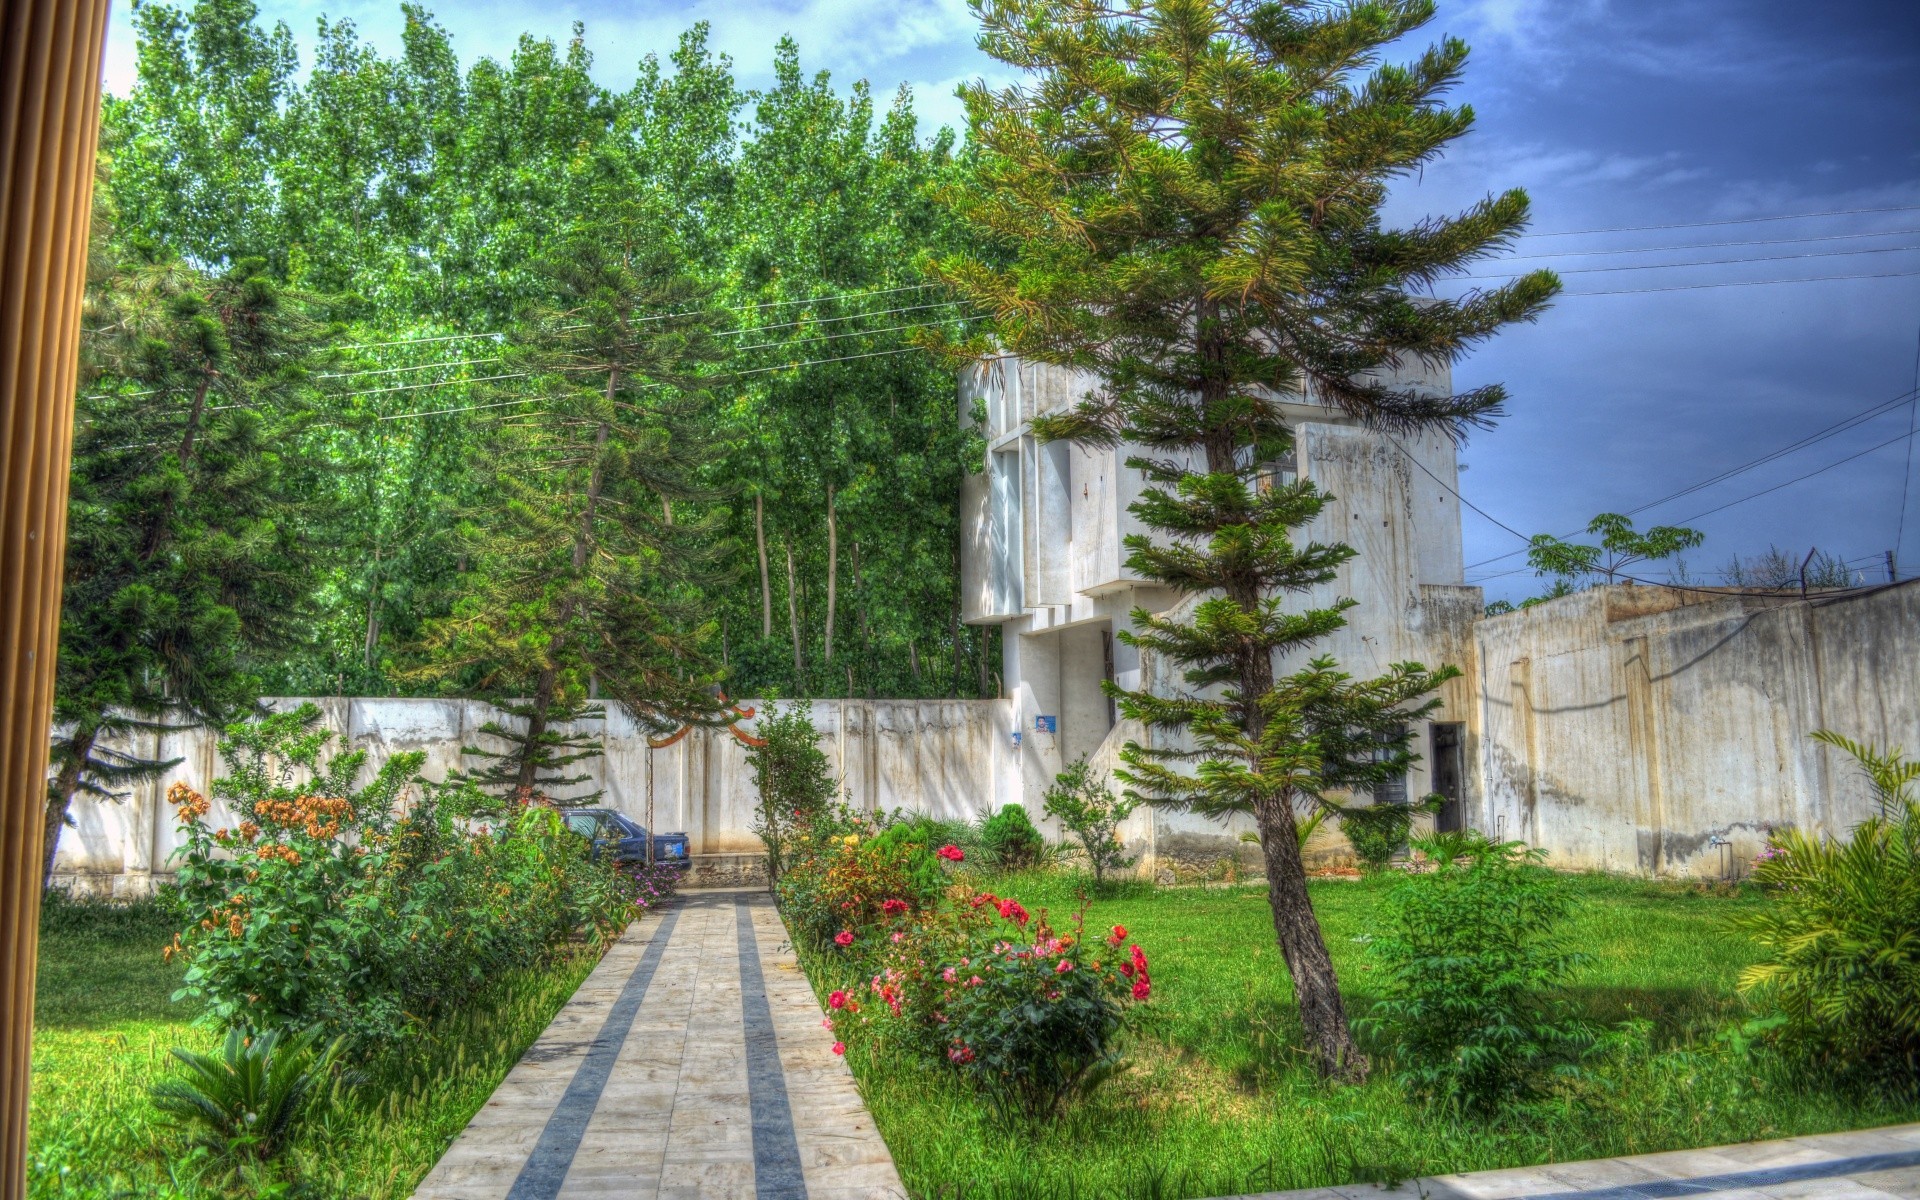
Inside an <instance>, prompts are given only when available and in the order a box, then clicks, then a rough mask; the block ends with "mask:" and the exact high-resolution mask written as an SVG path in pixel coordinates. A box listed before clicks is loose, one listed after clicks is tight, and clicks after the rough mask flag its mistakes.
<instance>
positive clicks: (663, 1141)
mask: <svg viewBox="0 0 1920 1200" xmlns="http://www.w3.org/2000/svg"><path fill="white" fill-rule="evenodd" d="M821 1017H822V1013H821V1010H820V1005H819V1003H818V1002H817V1001H816V1000H815V999H814V996H813V990H812V988H811V987H809V986H808V984H807V981H806V977H805V976H803V975H802V974H801V973H800V968H799V964H798V963H796V962H795V961H794V956H793V952H792V949H791V947H789V946H788V944H787V932H786V929H785V927H784V926H783V925H782V924H781V923H780V917H779V915H778V914H777V913H775V912H774V910H773V907H772V905H771V904H770V903H769V902H768V899H767V895H766V893H765V892H764V891H705V892H688V893H685V894H683V895H682V896H681V897H680V898H679V899H678V900H676V901H675V902H673V903H672V904H670V905H668V906H665V907H663V908H662V909H661V910H659V911H658V912H657V913H649V914H647V916H646V917H645V918H643V919H642V920H640V921H637V922H635V923H634V924H633V925H632V926H631V927H630V928H629V929H628V930H627V933H626V935H625V936H624V937H622V938H621V939H620V940H619V941H618V942H617V943H615V944H614V946H613V947H612V948H611V949H609V950H608V952H607V955H606V957H605V958H604V959H602V960H601V962H600V965H599V966H598V967H596V968H595V969H594V972H593V974H592V975H590V976H588V978H587V981H586V982H585V983H584V984H582V985H581V987H580V990H579V991H578V992H577V993H575V995H574V997H573V999H572V1000H570V1001H568V1002H567V1004H566V1006H565V1007H564V1008H562V1009H561V1010H560V1013H559V1015H558V1016H556V1017H555V1018H554V1021H553V1024H552V1025H551V1026H549V1027H548V1029H547V1031H546V1033H544V1034H542V1035H541V1037H540V1040H539V1041H537V1042H535V1043H534V1044H533V1046H532V1047H531V1048H530V1049H528V1051H527V1052H526V1054H525V1055H524V1056H522V1058H521V1059H520V1062H519V1063H518V1065H516V1066H515V1067H514V1068H513V1071H512V1072H511V1073H509V1074H508V1076H507V1078H506V1080H505V1081H504V1082H502V1083H501V1085H500V1087H499V1090H497V1091H496V1092H495V1093H494V1094H493V1097H492V1098H491V1099H490V1100H488V1101H487V1103H486V1105H485V1106H484V1107H483V1108H481V1110H480V1111H479V1112H478V1113H477V1114H475V1115H474V1118H473V1120H472V1122H471V1123H469V1124H468V1126H467V1128H466V1131H465V1132H463V1133H462V1134H461V1135H460V1137H459V1138H458V1139H456V1140H455V1141H454V1143H453V1145H452V1146H451V1147H449V1148H448V1150H447V1152H446V1154H445V1155H444V1156H443V1157H442V1158H441V1159H440V1162H439V1163H438V1164H437V1165H435V1167H434V1168H433V1171H432V1172H431V1173H430V1174H428V1176H427V1177H426V1179H425V1180H423V1181H422V1182H421V1184H420V1187H419V1188H418V1189H417V1190H416V1191H415V1192H414V1196H415V1198H416V1200H560V1198H562V1197H567V1198H573V1197H587V1196H620V1197H631V1198H632V1200H655V1198H657V1200H696V1198H698V1200H707V1198H710V1197H711V1198H719V1197H726V1198H729V1200H731V1198H733V1197H755V1198H756V1200H804V1198H811V1200H855V1198H859V1200H882V1198H903V1197H905V1195H906V1189H904V1188H903V1187H901V1186H900V1176H899V1174H898V1173H897V1172H896V1171H895V1170H894V1167H893V1159H892V1157H891V1156H890V1155H889V1154H888V1153H887V1147H886V1143H885V1142H883V1141H881V1139H880V1134H879V1131H878V1130H876V1129H875V1128H874V1124H873V1118H872V1117H871V1116H870V1115H869V1114H868V1113H867V1110H866V1107H865V1105H863V1104H862V1103H861V1100H860V1094H859V1092H858V1091H857V1090H855V1088H854V1083H853V1076H852V1075H851V1074H850V1073H849V1072H848V1071H847V1067H846V1063H845V1062H843V1061H842V1060H841V1059H839V1058H837V1057H835V1055H834V1054H833V1052H832V1049H831V1047H832V1044H833V1039H832V1037H831V1036H830V1035H828V1033H827V1032H826V1030H824V1029H822V1028H821V1027H820V1021H821Z"/></svg>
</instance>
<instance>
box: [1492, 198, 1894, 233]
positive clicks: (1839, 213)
mask: <svg viewBox="0 0 1920 1200" xmlns="http://www.w3.org/2000/svg"><path fill="white" fill-rule="evenodd" d="M1890 212H1920V204H1895V205H1890V206H1888V207H1885V208H1836V209H1830V210H1828V211H1826V212H1811V213H1781V214H1780V215H1778V216H1772V217H1728V218H1726V219H1724V220H1719V221H1688V222H1685V223H1682V224H1677V225H1612V226H1608V227H1606V228H1602V229H1554V230H1542V231H1541V232H1539V233H1523V234H1520V235H1519V236H1521V237H1523V238H1537V237H1576V236H1579V235H1581V234H1588V233H1643V232H1651V231H1654V230H1660V229H1708V228H1711V227H1713V226H1715V225H1759V224H1762V223H1763V222H1767V221H1805V220H1811V219H1812V218H1814V217H1851V216H1858V215H1859V214H1861V213H1890Z"/></svg>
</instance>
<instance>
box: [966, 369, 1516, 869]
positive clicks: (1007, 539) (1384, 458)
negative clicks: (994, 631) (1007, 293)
mask: <svg viewBox="0 0 1920 1200" xmlns="http://www.w3.org/2000/svg"><path fill="white" fill-rule="evenodd" d="M1394 382H1395V383H1398V384H1401V385H1408V384H1412V385H1416V386H1425V387H1428V388H1431V389H1433V390H1435V391H1444V390H1448V389H1450V387H1451V379H1450V376H1449V373H1448V371H1447V370H1446V369H1445V368H1444V367H1442V368H1439V369H1438V370H1436V371H1434V372H1431V373H1426V374H1408V375H1404V376H1400V377H1396V378H1395V379H1394ZM1094 386H1095V381H1094V380H1093V378H1092V377H1091V376H1087V375H1084V374H1077V373H1074V372H1071V371H1066V370H1062V369H1060V368H1055V367H1047V366H1042V365H1039V364H1034V363H1027V362H1022V361H1020V360H1018V359H1012V358H1007V359H999V360H995V361H992V362H988V363H985V364H983V365H981V366H978V367H976V368H973V369H972V370H970V371H967V372H965V373H963V374H962V376H961V381H960V413H961V420H962V422H963V423H965V424H968V425H974V424H976V423H977V422H978V421H979V420H980V419H981V418H983V417H984V421H985V424H984V426H983V427H981V428H980V432H981V433H982V435H983V436H984V437H985V439H986V442H987V453H986V461H985V463H984V464H983V468H984V469H983V470H982V471H981V472H980V473H979V474H978V475H975V476H972V477H970V478H968V479H967V480H966V481H965V483H964V484H963V485H962V501H961V503H962V510H963V518H964V519H963V523H962V524H963V529H964V530H965V532H964V533H963V535H962V543H961V615H962V619H963V620H965V621H967V622H969V623H971V624H981V625H984V624H997V625H999V626H1001V630H1002V635H1003V636H1002V646H1003V647H1004V649H1003V654H1004V660H1005V661H1004V674H1003V678H1004V681H1005V695H1006V696H1007V698H1008V702H1009V703H1010V704H1011V706H1012V709H1013V712H1012V716H1011V719H1012V727H1013V730H1014V731H1015V732H1017V733H1018V734H1019V744H1018V745H1017V746H1016V747H1014V749H1015V751H1016V755H1017V761H1018V765H1019V788H1020V791H1021V796H1022V799H1023V800H1024V801H1025V802H1026V803H1027V805H1028V807H1030V808H1032V809H1034V810H1035V811H1036V813H1037V812H1038V810H1039V807H1040V796H1041V793H1042V792H1043V791H1044V790H1045V788H1046V786H1047V785H1048V784H1049V783H1050V782H1051V781H1052V779H1053V776H1054V774H1055V773H1056V772H1058V771H1059V770H1061V768H1063V767H1064V766H1066V765H1067V764H1068V763H1070V762H1072V761H1073V760H1074V759H1076V758H1078V757H1080V756H1081V755H1083V754H1084V755H1087V756H1089V759H1090V761H1091V762H1092V763H1093V765H1094V767H1095V768H1096V770H1099V771H1103V772H1110V771H1111V769H1112V768H1113V766H1115V765H1117V752H1118V750H1119V748H1120V747H1121V746H1122V745H1124V744H1125V743H1126V742H1127V741H1129V740H1133V741H1145V740H1147V735H1146V732H1145V731H1144V730H1141V729H1139V728H1137V727H1130V726H1129V725H1128V724H1127V723H1126V722H1117V719H1116V714H1115V712H1114V710H1113V707H1112V706H1111V704H1110V703H1109V702H1108V700H1107V698H1106V696H1105V695H1104V694H1103V693H1102V691H1101V686H1100V685H1101V682H1102V680H1103V679H1112V680H1113V681H1114V682H1115V683H1117V684H1119V685H1120V686H1121V687H1124V688H1128V689H1135V690H1137V689H1140V688H1142V687H1146V688H1149V689H1150V690H1154V691H1167V690H1172V689H1177V688H1179V687H1182V686H1184V683H1183V681H1181V680H1180V679H1179V678H1178V677H1177V675H1175V674H1174V673H1172V672H1169V671H1167V670H1164V669H1163V668H1161V667H1159V666H1156V664H1154V663H1152V662H1150V661H1145V662H1143V661H1142V656H1141V654H1140V652H1139V651H1137V650H1135V649H1133V648H1132V647H1129V646H1127V645H1125V644H1124V643H1123V642H1122V641H1121V640H1120V639H1119V638H1118V637H1117V636H1116V635H1117V634H1119V633H1121V632H1130V631H1132V630H1133V629H1134V628H1135V625H1134V621H1133V617H1132V613H1133V612H1134V611H1135V610H1136V609H1144V610H1146V611H1149V612H1156V613H1159V612H1164V611H1166V610H1168V609H1172V608H1175V607H1177V606H1179V605H1180V604H1181V599H1180V597H1179V596H1178V595H1177V594H1176V593H1174V592H1172V591H1170V590H1168V589H1166V588H1162V587H1158V586H1155V585H1152V584H1150V583H1148V582H1146V581H1144V580H1141V579H1139V578H1137V577H1135V576H1133V575H1132V574H1131V573H1130V572H1129V571H1128V570H1127V567H1126V558H1127V551H1126V549H1125V539H1126V538H1127V537H1129V536H1132V535H1135V534H1145V533H1148V532H1149V531H1148V530H1147V529H1146V528H1145V527H1144V526H1142V525H1141V524H1140V522H1139V521H1138V520H1137V519H1136V518H1135V517H1134V516H1133V514H1132V513H1131V512H1130V511H1129V508H1130V506H1131V505H1132V504H1133V502H1134V501H1135V500H1136V499H1138V497H1139V495H1140V491H1141V488H1142V486H1143V482H1142V477H1141V473H1140V472H1139V471H1138V470H1136V469H1134V468H1131V467H1128V466H1126V465H1125V464H1126V460H1127V459H1128V458H1130V457H1132V456H1133V455H1134V454H1135V453H1136V451H1135V450H1133V449H1132V448H1130V447H1127V446H1120V447H1117V448H1114V449H1104V450H1103V449H1098V448H1090V447H1082V446H1076V445H1067V444H1063V443H1054V444H1049V445H1042V444H1040V443H1039V442H1038V441H1036V440H1035V439H1034V437H1033V436H1032V433H1031V426H1032V421H1033V419H1034V418H1035V417H1036V416H1039V415H1042V414H1046V413H1052V412H1059V411H1061V410H1064V409H1066V408H1069V407H1071V406H1072V405H1074V404H1076V403H1077V402H1079V401H1080V400H1081V399H1082V398H1083V397H1085V396H1086V395H1087V394H1088V393H1089V392H1090V391H1092V390H1093V388H1094ZM1282 408H1283V411H1284V412H1285V413H1286V415H1287V416H1288V417H1289V418H1290V419H1291V420H1292V421H1293V423H1294V428H1295V438H1296V444H1295V448H1294V454H1293V457H1292V459H1291V460H1289V461H1285V462H1281V463H1279V464H1276V466H1275V469H1276V471H1277V473H1278V474H1279V476H1280V478H1281V479H1283V480H1291V479H1293V478H1301V479H1309V480H1312V481H1313V482H1314V483H1316V484H1318V485H1319V487H1320V489H1321V491H1322V492H1324V493H1325V494H1327V495H1328V496H1330V497H1331V499H1330V501H1329V502H1328V504H1327V506H1326V508H1325V509H1324V510H1323V511H1322V512H1321V514H1320V516H1319V517H1318V518H1317V519H1316V520H1315V521H1314V522H1313V523H1312V524H1310V525H1309V526H1307V527H1306V528H1305V529H1304V530H1302V531H1300V536H1301V538H1302V539H1303V540H1308V539H1310V540H1315V541H1320V542H1344V543H1346V544H1348V545H1351V546H1353V547H1354V548H1355V549H1356V550H1358V551H1359V554H1358V555H1357V556H1355V557H1354V558H1353V559H1352V560H1351V561H1349V562H1348V563H1347V564H1346V565H1345V566H1343V567H1342V568H1341V569H1340V573H1339V576H1338V578H1336V579H1335V580H1333V581H1332V582H1330V583H1328V584H1325V585H1322V586H1320V587H1318V588H1315V589H1313V590H1312V591H1311V592H1309V593H1306V594H1304V595H1302V596H1300V597H1297V598H1294V599H1292V600H1291V604H1292V605H1293V606H1295V607H1297V608H1307V607H1320V606H1325V605H1327V604H1330V603H1332V602H1333V601H1335V600H1336V599H1338V598H1340V597H1351V598H1353V599H1354V600H1356V601H1358V602H1359V603H1358V606H1357V607H1356V608H1354V609H1353V610H1351V611H1350V612H1349V613H1348V614H1347V617H1348V625H1347V627H1346V628H1345V629H1343V630H1341V631H1340V632H1339V633H1337V634H1336V635H1334V636H1333V637H1332V638H1329V639H1328V640H1327V641H1325V642H1323V643H1320V644H1318V645H1316V646H1315V647H1314V648H1313V650H1312V653H1313V654H1322V653H1330V654H1332V655H1334V656H1335V657H1336V658H1337V659H1339V661H1340V663H1341V665H1342V667H1343V668H1345V669H1347V670H1349V671H1352V672H1353V673H1354V674H1356V675H1371V674H1378V673H1380V672H1382V671H1384V670H1386V668H1387V667H1388V666H1389V665H1390V664H1392V663H1395V662H1405V661H1409V660H1411V661H1416V662H1422V663H1425V664H1427V665H1428V666H1438V665H1440V664H1442V663H1450V664H1453V665H1456V666H1460V667H1462V668H1463V669H1465V668H1467V667H1468V666H1469V660H1470V658H1471V655H1472V652H1473V636H1472V627H1473V622H1474V620H1475V619H1476V618H1477V617H1479V615H1480V612H1481V595H1480V590H1479V589H1478V588H1469V587H1466V586H1464V585H1463V583H1462V569H1461V568H1462V555H1461V537H1460V513H1459V507H1458V505H1459V502H1458V500H1457V498H1456V497H1455V495H1454V491H1453V489H1454V488H1455V487H1456V485H1457V481H1458V477H1459V471H1458V464H1457V459H1456V455H1455V448H1454V446H1453V444H1452V443H1451V442H1450V441H1448V440H1447V439H1446V438H1444V437H1441V436H1438V435H1432V434H1429V435H1425V436H1420V437H1393V436H1389V435H1387V434H1383V433H1379V432H1376V431H1372V430H1368V429H1364V428H1362V427H1360V426H1359V425H1358V424H1357V423H1355V422H1354V421H1353V420H1351V419H1350V418H1347V417H1345V416H1344V415H1342V414H1340V413H1339V412H1337V411H1335V410H1332V409H1330V408H1328V407H1326V406H1323V405H1320V404H1317V403H1314V402H1312V401H1311V400H1310V399H1308V398H1306V397H1295V398H1293V400H1292V401H1290V402H1288V403H1285V404H1283V406H1282ZM1187 603H1189V604H1190V603H1193V601H1188V602H1187ZM1280 665H1281V667H1282V669H1288V668H1291V667H1294V666H1299V665H1304V664H1303V663H1302V664H1292V663H1282V664H1280ZM1471 687H1472V684H1471V679H1470V678H1463V679H1461V680H1458V681H1455V682H1454V683H1452V684H1449V685H1448V686H1447V688H1446V689H1445V691H1444V693H1443V696H1442V699H1443V701H1444V706H1443V707H1442V709H1441V710H1440V711H1439V712H1437V713H1436V714H1435V715H1434V717H1433V719H1432V721H1430V722H1427V723H1423V725H1422V728H1420V729H1419V730H1416V731H1415V737H1414V744H1415V746H1416V748H1418V749H1419V750H1420V753H1421V755H1422V762H1421V763H1419V764H1418V765H1416V767H1415V768H1414V769H1413V770H1412V771H1411V772H1409V775H1408V778H1407V780H1406V788H1407V793H1408V794H1409V795H1410V796H1414V797H1419V796H1424V795H1426V794H1428V793H1430V792H1433V791H1435V790H1436V787H1437V786H1438V787H1439V788H1440V789H1441V790H1447V791H1450V792H1451V793H1452V798H1453V800H1454V801H1455V807H1454V808H1453V809H1452V810H1451V811H1450V813H1449V816H1455V815H1458V814H1464V813H1465V812H1467V811H1470V810H1471V809H1472V808H1473V807H1474V806H1475V805H1476V804H1477V803H1478V797H1477V795H1476V794H1474V793H1473V792H1472V789H1471V774H1472V773H1471V772H1470V771H1469V770H1467V769H1466V768H1465V761H1466V759H1465V741H1464V731H1465V729H1466V727H1467V725H1468V724H1469V722H1470V716H1469V714H1470V712H1471V710H1472V707H1473V706H1472V703H1471V697H1472V690H1471ZM1049 718H1050V720H1049ZM1049 726H1050V728H1049ZM1436 726H1447V727H1450V729H1449V730H1448V731H1445V732H1442V733H1441V734H1440V737H1441V751H1442V752H1443V753H1445V752H1447V751H1446V749H1445V747H1446V746H1447V745H1452V746H1455V747H1458V749H1456V750H1454V751H1453V753H1455V754H1457V755H1459V756H1460V757H1459V759H1458V762H1457V764H1456V765H1457V767H1458V769H1456V770H1454V771H1452V772H1450V773H1449V774H1448V775H1447V776H1446V778H1445V779H1443V780H1441V781H1440V783H1439V784H1438V785H1436V781H1435V778H1434V776H1433V772H1432V770H1431V763H1432V761H1433V760H1434V758H1435V757H1436V756H1435V754H1434V752H1433V748H1434V746H1435V740H1434V739H1435V736H1436V733H1435V727H1436ZM1251 829H1252V824H1251V822H1250V821H1247V822H1242V821H1238V820H1236V821H1231V822H1226V823H1221V822H1215V821H1211V820H1206V819H1201V818H1195V817H1191V816H1187V815H1184V814H1179V813H1166V812H1156V813H1144V812H1143V813H1140V814H1138V815H1136V816H1135V817H1134V818H1133V820H1132V822H1131V824H1130V826H1129V827H1127V828H1123V830H1122V835H1123V836H1124V837H1127V838H1129V840H1130V842H1131V844H1132V845H1133V847H1134V848H1135V849H1136V850H1137V851H1139V852H1140V853H1142V854H1143V855H1145V856H1148V857H1152V858H1157V859H1159V860H1161V862H1162V865H1163V866H1171V865H1175V864H1177V865H1180V866H1182V867H1196V866H1198V865H1200V864H1203V863H1205V862H1207V861H1208V860H1220V859H1232V860H1238V861H1239V862H1240V863H1241V865H1243V866H1244V867H1246V868H1248V869H1252V868H1254V867H1255V866H1257V864H1258V861H1259V859H1258V854H1257V852H1256V850H1257V848H1256V847H1253V846H1251V845H1250V844H1249V843H1247V842H1245V841H1243V840H1242V839H1241V835H1242V834H1244V833H1249V832H1251ZM1327 833H1328V835H1329V836H1328V837H1326V838H1324V839H1323V840H1322V842H1320V843H1316V844H1312V845H1310V846H1309V850H1310V851H1322V852H1323V853H1322V854H1320V855H1318V856H1319V857H1325V856H1327V855H1337V854H1339V853H1340V852H1341V850H1342V847H1343V845H1344V840H1343V839H1340V838H1338V837H1337V836H1335V835H1334V831H1333V830H1332V829H1329V830H1328V831H1327Z"/></svg>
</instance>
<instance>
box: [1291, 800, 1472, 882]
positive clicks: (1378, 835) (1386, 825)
mask: <svg viewBox="0 0 1920 1200" xmlns="http://www.w3.org/2000/svg"><path fill="white" fill-rule="evenodd" d="M1439 803H1440V798H1439V797H1436V796H1429V797H1428V798H1427V799H1426V801H1424V802H1423V803H1421V804H1417V805H1416V804H1398V803H1383V802H1381V801H1378V800H1376V801H1375V802H1374V803H1372V804H1370V805H1367V806H1365V807H1342V808H1341V809H1340V810H1339V811H1340V832H1342V833H1344V834H1346V835H1347V841H1349V842H1351V843H1352V844H1353V853H1354V856H1355V857H1356V858H1358V859H1359V860H1360V865H1361V867H1362V868H1364V869H1365V870H1368V871H1374V872H1378V871H1384V870H1386V869H1387V866H1388V864H1389V863H1391V862H1392V861H1393V856H1394V855H1395V854H1397V853H1399V851H1400V849H1401V847H1403V846H1405V845H1406V844H1407V832H1408V830H1410V829H1411V828H1412V827H1413V815H1414V814H1415V813H1417V812H1423V811H1438V807H1439ZM1321 811H1322V812H1324V811H1326V810H1325V809H1322V810H1321ZM1305 844H1306V842H1305V839H1304V838H1303V839H1302V841H1301V845H1305Z"/></svg>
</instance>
